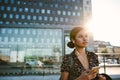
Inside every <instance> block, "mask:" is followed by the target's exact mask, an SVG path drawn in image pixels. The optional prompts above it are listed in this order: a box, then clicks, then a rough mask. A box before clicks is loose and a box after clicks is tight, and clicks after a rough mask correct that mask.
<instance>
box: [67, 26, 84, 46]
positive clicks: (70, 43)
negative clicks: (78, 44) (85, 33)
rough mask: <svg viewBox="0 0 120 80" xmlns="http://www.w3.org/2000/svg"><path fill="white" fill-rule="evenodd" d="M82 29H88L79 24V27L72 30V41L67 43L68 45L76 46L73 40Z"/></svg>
mask: <svg viewBox="0 0 120 80" xmlns="http://www.w3.org/2000/svg"><path fill="white" fill-rule="evenodd" d="M81 30H86V29H85V28H84V27H81V26H78V27H74V28H73V29H72V30H71V32H70V42H68V43H67V46H68V47H69V48H74V47H75V44H74V43H73V41H72V40H75V37H76V35H77V33H78V32H79V31H81Z"/></svg>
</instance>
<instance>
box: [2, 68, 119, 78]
mask: <svg viewBox="0 0 120 80" xmlns="http://www.w3.org/2000/svg"><path fill="white" fill-rule="evenodd" d="M15 71H17V70H15ZM29 71H31V72H33V71H32V70H29ZM37 71H38V70H34V72H37ZM44 71H45V72H51V71H53V72H58V71H59V70H52V69H50V70H44ZM104 71H106V72H105V73H106V74H108V75H110V76H111V78H112V79H113V80H120V67H106V69H105V70H104V68H103V67H101V68H100V73H104ZM0 72H3V73H4V72H5V71H4V70H3V71H2V70H0ZM7 72H11V71H8V70H7ZM12 72H14V70H12ZM17 72H19V71H17ZM59 77H60V75H59V74H57V75H55V74H53V75H52V74H50V75H48V74H47V75H46V74H44V75H41V74H37V75H36V74H34V75H33V74H29V75H24V74H23V75H13V74H11V75H1V74H0V80H59Z"/></svg>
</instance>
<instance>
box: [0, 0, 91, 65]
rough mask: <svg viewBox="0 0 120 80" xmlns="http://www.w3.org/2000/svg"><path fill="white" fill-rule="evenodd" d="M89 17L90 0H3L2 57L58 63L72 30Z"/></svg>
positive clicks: (0, 14)
mask: <svg viewBox="0 0 120 80" xmlns="http://www.w3.org/2000/svg"><path fill="white" fill-rule="evenodd" d="M90 17H91V0H0V59H2V60H4V61H7V62H10V63H21V62H23V63H24V62H26V61H27V60H28V59H31V60H32V59H35V60H39V61H41V62H43V63H46V62H47V61H48V62H49V63H55V64H57V63H59V62H61V58H62V56H63V55H64V54H66V52H67V53H68V52H69V51H70V50H69V49H68V48H67V46H66V45H65V44H66V43H67V42H68V41H69V32H70V30H71V29H72V28H73V27H74V26H75V25H84V24H85V23H86V22H87V21H88V20H89V19H90ZM85 21H86V22H85ZM91 40H93V39H91V38H90V41H91ZM46 65H47V63H46Z"/></svg>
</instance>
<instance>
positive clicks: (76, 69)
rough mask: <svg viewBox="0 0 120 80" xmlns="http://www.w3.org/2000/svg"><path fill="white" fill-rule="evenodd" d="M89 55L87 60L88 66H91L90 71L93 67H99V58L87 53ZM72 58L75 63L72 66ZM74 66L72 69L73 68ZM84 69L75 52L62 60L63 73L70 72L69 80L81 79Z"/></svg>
mask: <svg viewBox="0 0 120 80" xmlns="http://www.w3.org/2000/svg"><path fill="white" fill-rule="evenodd" d="M86 54H87V59H88V64H89V69H91V68H92V67H95V66H98V64H99V62H98V56H97V55H96V54H95V53H93V52H86ZM71 57H72V59H73V63H72V65H71V63H70V62H71ZM71 66H72V68H71ZM84 70H85V69H84V67H83V66H82V64H81V62H80V61H79V59H78V58H77V56H76V54H75V50H74V51H73V52H72V53H71V54H69V55H68V54H67V55H65V56H64V57H63V59H62V64H61V72H69V78H68V80H74V79H76V78H77V77H79V76H80V75H81V73H82V71H84Z"/></svg>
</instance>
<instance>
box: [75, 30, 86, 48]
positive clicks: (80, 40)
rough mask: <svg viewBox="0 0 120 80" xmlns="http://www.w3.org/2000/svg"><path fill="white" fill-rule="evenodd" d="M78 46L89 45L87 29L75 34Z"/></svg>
mask: <svg viewBox="0 0 120 80" xmlns="http://www.w3.org/2000/svg"><path fill="white" fill-rule="evenodd" d="M75 45H76V47H81V48H85V47H86V46H87V45H88V34H87V31H85V30H81V31H79V32H78V33H77V35H76V36H75Z"/></svg>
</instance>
